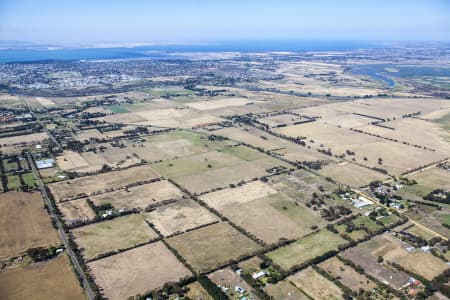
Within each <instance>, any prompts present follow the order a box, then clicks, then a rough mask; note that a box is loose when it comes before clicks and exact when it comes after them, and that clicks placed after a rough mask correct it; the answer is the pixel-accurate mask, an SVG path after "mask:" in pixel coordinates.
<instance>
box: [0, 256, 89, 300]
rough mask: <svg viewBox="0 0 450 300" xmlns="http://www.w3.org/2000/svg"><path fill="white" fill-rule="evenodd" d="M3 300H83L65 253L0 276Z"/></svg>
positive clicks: (83, 297)
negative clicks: (37, 299)
mask: <svg viewBox="0 0 450 300" xmlns="http://www.w3.org/2000/svg"><path fill="white" fill-rule="evenodd" d="M0 290H1V291H2V299H5V300H14V299H33V297H37V296H38V297H40V298H41V297H42V298H44V299H54V300H58V299H68V300H83V299H85V296H84V295H83V290H82V289H81V287H80V286H79V284H78V281H77V279H76V277H75V274H74V273H73V271H72V270H71V268H70V264H69V260H68V259H67V257H66V256H65V255H64V254H61V255H59V256H58V257H57V258H54V259H52V260H50V261H46V262H39V263H33V264H31V265H28V266H25V267H18V268H15V269H11V270H7V271H3V272H2V273H0Z"/></svg>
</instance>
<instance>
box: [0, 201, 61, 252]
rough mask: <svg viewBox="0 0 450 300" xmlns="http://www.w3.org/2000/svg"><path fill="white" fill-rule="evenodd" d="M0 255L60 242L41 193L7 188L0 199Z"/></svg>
mask: <svg viewBox="0 0 450 300" xmlns="http://www.w3.org/2000/svg"><path fill="white" fill-rule="evenodd" d="M0 241H1V242H0V259H5V258H8V257H15V256H18V255H19V254H21V253H22V252H24V251H26V250H27V249H29V248H33V247H49V246H56V245H59V244H60V240H59V238H58V234H57V232H56V230H55V229H54V228H53V226H52V224H51V222H50V216H49V215H48V213H47V211H46V210H45V209H44V200H43V199H42V197H41V194H40V193H38V192H35V193H22V192H7V193H3V194H1V201H0Z"/></svg>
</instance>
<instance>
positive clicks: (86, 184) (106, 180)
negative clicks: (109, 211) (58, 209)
mask: <svg viewBox="0 0 450 300" xmlns="http://www.w3.org/2000/svg"><path fill="white" fill-rule="evenodd" d="M157 177H158V176H157V175H156V174H155V173H154V172H153V170H152V169H151V168H149V167H148V166H140V167H135V168H129V169H125V170H122V171H114V172H110V173H104V174H99V175H94V176H86V177H79V178H77V179H74V180H66V181H62V182H56V183H52V184H50V185H49V188H50V190H51V191H52V193H53V195H54V196H55V198H56V199H58V200H59V201H61V200H64V199H67V198H71V197H75V196H77V195H79V194H86V195H89V194H92V193H94V192H103V191H105V190H110V189H114V188H115V187H123V186H126V185H127V184H130V183H135V182H139V181H145V180H150V179H154V178H157Z"/></svg>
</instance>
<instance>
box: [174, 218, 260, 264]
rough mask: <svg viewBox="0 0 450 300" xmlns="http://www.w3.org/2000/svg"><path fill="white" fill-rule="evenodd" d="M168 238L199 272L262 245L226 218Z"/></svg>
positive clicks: (251, 251)
mask: <svg viewBox="0 0 450 300" xmlns="http://www.w3.org/2000/svg"><path fill="white" fill-rule="evenodd" d="M167 242H168V243H169V245H170V246H171V247H173V248H175V250H176V251H177V252H178V253H179V254H180V255H181V256H182V257H184V258H185V259H186V260H187V262H188V263H189V264H190V265H191V266H192V267H193V268H194V269H195V270H197V271H199V272H204V271H208V270H211V269H213V268H215V267H217V266H219V265H221V264H224V263H226V262H228V261H229V260H231V259H238V258H239V257H240V256H242V255H248V254H250V253H253V252H254V251H256V250H258V249H260V247H259V246H258V244H256V243H255V242H253V241H252V240H250V239H249V238H247V237H246V236H244V235H243V234H241V233H240V232H239V231H237V230H236V229H234V228H233V227H231V226H230V225H228V223H225V222H223V223H217V224H213V225H210V226H206V227H202V228H200V229H196V230H193V231H189V232H186V233H183V234H181V235H177V236H174V237H171V238H169V239H168V240H167Z"/></svg>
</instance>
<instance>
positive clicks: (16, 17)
mask: <svg viewBox="0 0 450 300" xmlns="http://www.w3.org/2000/svg"><path fill="white" fill-rule="evenodd" d="M240 39H259V40H263V39H322V40H323V39H327V40H329V39H339V40H390V41H392V40H409V41H421V40H427V41H430V40H431V41H450V0H443V1H439V0H422V1H420V0H370V1H369V0H368V1H365V0H355V1H348V0H311V1H306V0H305V1H302V0H292V1H288V0H286V1H283V0H278V1H269V0H267V1H266V0H249V1H245V0H240V1H239V0H223V1H215V0H209V1H206V0H158V1H154V0H121V1H118V0H108V1H107V0H77V1H72V0H59V1H50V0H0V40H22V41H35V42H51V43H66V44H73V43H91V42H178V43H186V42H202V41H204V42H208V41H217V40H240Z"/></svg>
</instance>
